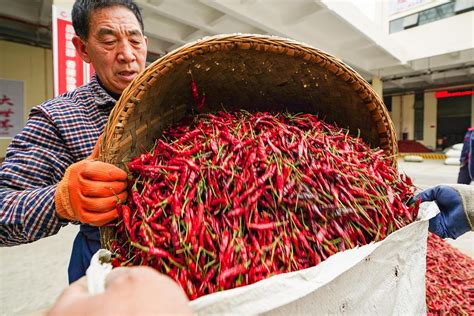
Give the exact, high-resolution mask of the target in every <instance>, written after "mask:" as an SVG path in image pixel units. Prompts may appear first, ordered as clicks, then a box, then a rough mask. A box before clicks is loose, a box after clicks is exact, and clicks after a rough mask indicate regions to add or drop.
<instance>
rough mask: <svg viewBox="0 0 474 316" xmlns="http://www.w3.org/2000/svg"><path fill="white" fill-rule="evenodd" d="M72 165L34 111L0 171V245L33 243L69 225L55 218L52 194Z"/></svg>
mask: <svg viewBox="0 0 474 316" xmlns="http://www.w3.org/2000/svg"><path fill="white" fill-rule="evenodd" d="M72 162H73V161H72V157H71V156H70V155H69V154H68V152H67V151H66V149H65V147H64V144H63V143H62V141H61V138H60V135H59V133H58V131H57V130H56V128H55V126H54V124H53V123H52V122H51V121H50V120H49V119H48V118H47V117H46V116H45V115H44V114H43V113H42V112H41V111H38V110H33V111H32V112H31V115H30V118H29V119H28V122H27V124H26V126H25V128H24V129H23V130H22V132H21V133H19V134H18V135H17V136H15V137H14V139H13V141H12V143H11V144H10V146H9V147H8V150H7V154H6V156H5V161H4V162H3V163H2V165H1V167H0V225H1V229H0V245H3V246H5V245H6V246H10V245H16V244H21V243H28V242H32V241H35V240H37V239H40V238H43V237H47V236H50V235H53V234H55V233H57V232H58V231H59V229H60V228H61V226H64V225H66V224H67V223H68V221H62V220H60V218H58V217H57V216H56V214H55V206H54V194H55V191H56V183H57V182H58V181H59V180H60V179H61V177H62V174H63V173H64V170H65V169H66V167H67V166H68V165H69V164H71V163H72Z"/></svg>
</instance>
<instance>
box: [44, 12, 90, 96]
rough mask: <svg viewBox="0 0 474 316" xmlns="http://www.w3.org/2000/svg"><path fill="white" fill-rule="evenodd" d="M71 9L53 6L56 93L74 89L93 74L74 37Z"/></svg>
mask: <svg viewBox="0 0 474 316" xmlns="http://www.w3.org/2000/svg"><path fill="white" fill-rule="evenodd" d="M74 35H75V32H74V28H73V27H72V22H71V17H70V10H69V9H61V8H58V7H56V6H53V57H54V95H55V96H57V95H60V94H63V93H65V92H69V91H72V90H74V89H76V88H77V87H79V86H82V85H83V84H85V83H87V82H88V81H89V79H90V76H91V75H92V71H91V69H90V68H92V67H89V64H87V63H85V62H83V61H82V59H81V57H79V54H78V53H77V51H76V49H75V47H74V44H73V43H72V37H73V36H74Z"/></svg>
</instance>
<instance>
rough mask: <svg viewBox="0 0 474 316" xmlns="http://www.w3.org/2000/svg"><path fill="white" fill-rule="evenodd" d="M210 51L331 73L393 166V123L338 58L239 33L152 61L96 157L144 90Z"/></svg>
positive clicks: (117, 135)
mask: <svg viewBox="0 0 474 316" xmlns="http://www.w3.org/2000/svg"><path fill="white" fill-rule="evenodd" d="M211 47H212V48H213V51H215V50H222V51H224V50H229V49H236V48H237V49H241V50H251V49H253V50H256V51H257V50H264V51H265V53H271V54H281V55H284V54H286V55H288V56H295V55H298V57H300V59H301V60H305V61H313V62H315V63H317V64H318V65H319V66H321V68H323V69H324V70H326V71H328V72H331V73H333V74H334V75H336V76H337V77H338V79H340V80H344V81H345V82H346V83H348V84H349V85H350V86H351V88H352V89H353V90H354V92H355V93H356V94H357V95H358V96H359V97H360V98H361V100H362V101H363V102H364V103H365V105H366V106H367V108H368V110H369V113H371V115H372V121H373V122H374V123H375V128H376V129H377V133H378V135H379V137H380V144H379V147H380V148H382V149H383V150H384V151H385V153H386V154H387V156H388V158H389V159H391V160H392V163H393V164H396V156H397V153H398V146H397V140H396V135H395V133H394V126H393V122H392V121H391V118H390V115H389V113H388V110H387V108H386V107H385V105H384V103H383V100H382V99H381V97H380V96H379V95H378V94H377V93H376V92H375V90H374V89H373V88H372V87H371V86H370V84H369V83H368V82H367V81H366V80H365V79H364V78H362V76H361V75H360V74H358V73H357V72H356V71H355V70H354V69H352V68H351V67H350V66H349V65H347V64H345V63H344V62H343V61H341V60H340V59H338V58H337V57H335V56H333V55H331V54H328V53H326V52H324V51H322V50H320V49H317V48H314V47H312V46H310V45H308V44H306V43H303V42H298V41H296V40H292V39H288V38H284V37H280V36H274V35H261V34H241V33H234V34H218V35H214V36H206V37H203V38H201V39H197V40H195V41H192V42H189V43H187V44H184V45H182V46H180V47H178V48H176V49H174V50H173V51H171V52H169V53H167V54H166V55H164V56H162V57H160V58H159V59H157V60H155V61H154V62H153V63H151V64H150V65H149V66H148V67H147V68H146V69H145V70H144V71H142V72H141V73H140V74H139V75H138V76H137V77H136V78H135V79H134V80H133V81H132V82H131V83H130V84H129V85H128V86H127V88H125V90H124V91H123V93H122V95H121V96H120V98H119V100H118V101H117V102H116V105H115V106H114V108H113V109H112V111H111V113H110V115H109V119H108V121H107V123H106V126H105V130H104V138H103V141H102V142H101V146H100V154H99V156H100V158H101V159H102V160H104V161H107V162H108V159H109V156H108V154H109V153H108V147H107V146H108V144H110V143H112V142H113V141H117V140H120V139H121V138H122V137H123V135H122V133H121V131H123V126H124V125H125V124H126V122H127V117H128V116H127V115H126V112H128V111H130V110H131V109H133V107H134V106H135V105H137V104H138V103H139V102H140V100H141V98H142V96H143V94H144V92H146V90H147V88H148V87H151V86H152V85H153V82H155V81H156V80H158V79H159V78H161V77H163V76H166V73H168V72H169V70H170V69H173V68H174V67H175V66H177V65H179V64H180V63H181V62H182V61H183V60H185V59H188V58H191V57H194V56H197V55H203V54H206V53H207V52H209V51H210V48H211Z"/></svg>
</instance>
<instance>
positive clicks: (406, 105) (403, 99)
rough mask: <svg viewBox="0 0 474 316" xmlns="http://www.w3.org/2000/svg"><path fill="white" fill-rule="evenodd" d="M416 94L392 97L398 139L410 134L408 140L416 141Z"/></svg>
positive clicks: (394, 123) (393, 117) (393, 119)
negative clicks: (404, 134)
mask: <svg viewBox="0 0 474 316" xmlns="http://www.w3.org/2000/svg"><path fill="white" fill-rule="evenodd" d="M414 105H415V94H414V93H410V94H404V95H396V96H393V97H392V112H391V115H392V121H393V125H394V126H395V130H396V133H397V138H398V139H399V140H401V139H402V134H403V133H408V139H409V140H413V139H414V136H415V134H414V132H415V110H414Z"/></svg>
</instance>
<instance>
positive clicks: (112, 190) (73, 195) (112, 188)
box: [54, 141, 127, 226]
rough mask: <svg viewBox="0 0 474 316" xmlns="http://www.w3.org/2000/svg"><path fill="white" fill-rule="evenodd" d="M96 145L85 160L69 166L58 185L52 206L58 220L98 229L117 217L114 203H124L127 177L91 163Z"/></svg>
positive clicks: (105, 166) (95, 155) (123, 173)
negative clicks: (54, 206)
mask: <svg viewBox="0 0 474 316" xmlns="http://www.w3.org/2000/svg"><path fill="white" fill-rule="evenodd" d="M99 143H100V141H99V142H97V144H96V146H95V147H94V152H93V153H92V154H91V155H90V156H89V157H87V158H86V159H84V160H81V161H79V162H76V163H74V164H72V165H70V166H69V167H68V168H67V169H66V172H65V173H64V176H63V178H62V180H61V181H60V182H59V183H58V186H57V188H56V193H55V195H54V202H55V205H56V213H57V214H58V215H59V217H62V218H65V219H69V220H74V221H80V222H82V223H86V224H91V225H94V226H101V225H104V224H106V223H108V222H110V221H111V220H113V219H114V218H116V217H117V209H116V204H117V202H118V201H119V200H120V201H125V200H126V199H127V191H126V188H127V183H126V179H127V173H126V172H125V171H123V170H122V169H120V168H118V167H116V166H114V165H112V164H108V163H105V162H101V161H95V160H94V159H95V158H97V156H98V151H99V150H98V148H99Z"/></svg>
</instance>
